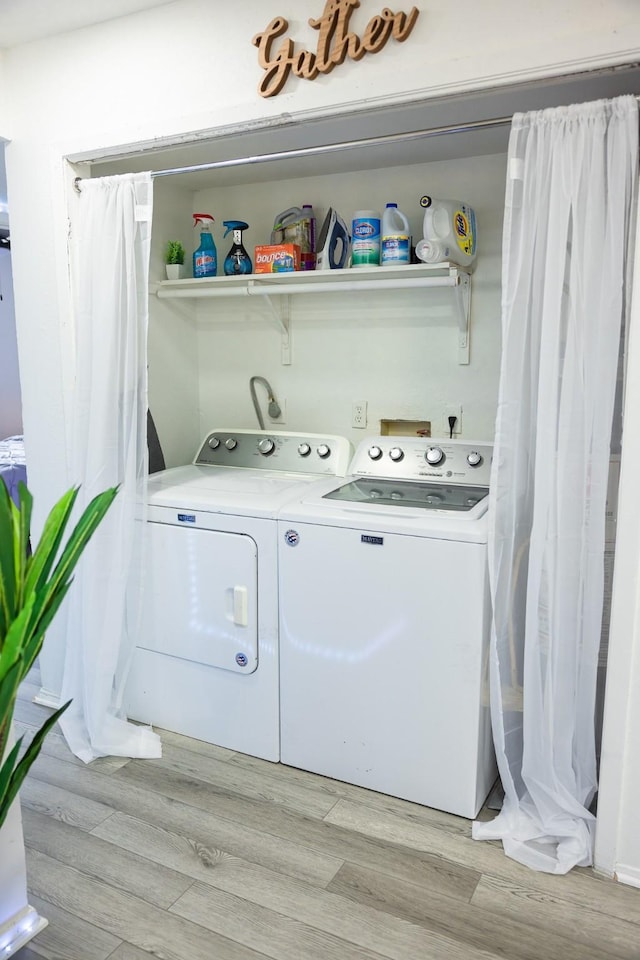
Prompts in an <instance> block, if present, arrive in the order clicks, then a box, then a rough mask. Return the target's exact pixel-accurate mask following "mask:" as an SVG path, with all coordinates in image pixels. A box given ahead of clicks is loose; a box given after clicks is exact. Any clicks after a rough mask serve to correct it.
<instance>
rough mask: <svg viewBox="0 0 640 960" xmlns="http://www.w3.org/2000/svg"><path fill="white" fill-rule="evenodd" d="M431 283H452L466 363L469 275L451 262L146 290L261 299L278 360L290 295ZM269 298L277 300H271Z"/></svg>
mask: <svg viewBox="0 0 640 960" xmlns="http://www.w3.org/2000/svg"><path fill="white" fill-rule="evenodd" d="M430 287H431V288H433V287H451V288H452V289H453V290H454V296H455V300H456V305H457V312H458V327H459V335H458V362H459V363H462V364H466V363H469V319H470V294H471V286H470V276H469V273H468V272H467V271H466V270H465V269H464V268H463V267H459V266H458V265H457V264H454V263H434V264H427V263H424V264H407V265H404V266H399V267H388V266H387V267H357V268H351V269H346V270H310V271H308V272H303V271H296V272H293V273H251V274H247V275H245V276H241V277H206V278H198V279H189V280H163V281H161V282H160V283H156V284H153V285H152V288H151V292H153V293H155V294H156V296H158V297H159V298H160V299H163V300H164V299H171V300H186V299H206V298H213V297H247V296H249V297H264V298H266V299H267V302H268V303H269V306H270V309H271V311H272V313H273V316H274V317H275V319H276V322H277V323H278V325H279V327H280V330H281V333H282V337H283V341H282V347H283V363H289V362H290V343H289V315H290V311H289V301H288V298H289V296H297V295H304V294H320V293H324V294H326V293H337V292H339V293H347V292H349V291H353V292H360V291H365V290H380V291H381V290H410V289H425V290H426V289H429V288H430ZM272 297H273V298H280V299H279V300H278V301H277V302H274V300H272V299H271V298H272Z"/></svg>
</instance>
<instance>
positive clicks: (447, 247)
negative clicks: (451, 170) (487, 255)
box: [416, 196, 478, 267]
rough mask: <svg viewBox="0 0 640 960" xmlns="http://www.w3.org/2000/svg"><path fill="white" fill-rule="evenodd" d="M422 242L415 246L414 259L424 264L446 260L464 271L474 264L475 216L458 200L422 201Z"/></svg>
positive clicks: (424, 198) (432, 199) (475, 248)
mask: <svg viewBox="0 0 640 960" xmlns="http://www.w3.org/2000/svg"><path fill="white" fill-rule="evenodd" d="M420 206H421V207H423V208H424V220H423V223H422V232H423V235H424V240H423V241H422V242H421V243H419V244H418V245H417V246H416V256H417V257H419V259H420V260H422V261H423V262H424V263H441V262H442V261H445V260H449V261H451V262H452V263H457V264H460V266H463V267H468V266H470V265H471V264H472V263H473V261H474V260H475V257H476V253H477V247H478V239H477V230H476V215H475V213H474V211H473V208H472V207H470V206H469V204H468V203H463V202H462V201H461V200H436V199H435V198H433V197H427V196H425V197H422V198H421V199H420Z"/></svg>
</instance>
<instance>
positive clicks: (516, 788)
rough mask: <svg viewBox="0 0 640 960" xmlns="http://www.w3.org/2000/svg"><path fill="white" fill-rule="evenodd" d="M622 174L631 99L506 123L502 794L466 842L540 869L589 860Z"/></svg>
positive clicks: (625, 222) (625, 209)
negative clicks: (496, 808)
mask: <svg viewBox="0 0 640 960" xmlns="http://www.w3.org/2000/svg"><path fill="white" fill-rule="evenodd" d="M637 168H638V106H637V103H636V101H635V99H634V98H633V97H621V98H618V99H616V100H612V101H598V102H594V103H587V104H581V105H575V106H570V107H563V108H558V109H550V110H543V111H539V112H535V113H529V114H516V115H515V116H514V118H513V125H512V131H511V138H510V143H509V163H508V180H507V188H506V209H505V221H504V238H503V244H504V245H503V269H502V282H503V294H502V334H503V345H502V368H501V376H500V389H499V399H498V413H497V422H496V437H495V448H494V462H493V472H492V479H491V493H490V538H489V570H490V582H491V592H492V601H493V611H494V613H493V637H492V647H491V660H490V680H491V712H492V723H493V730H494V739H495V743H496V752H497V756H498V765H499V769H500V774H501V778H502V783H503V786H504V789H505V799H504V805H503V808H502V810H501V812H500V813H499V815H498V816H497V817H496V818H495V819H494V820H493V821H491V822H488V823H479V822H477V823H475V824H474V825H473V836H474V837H475V838H476V839H479V840H482V839H496V838H499V839H502V841H503V845H504V849H505V852H506V853H507V854H508V856H510V857H512V858H513V859H515V860H519V861H520V862H522V863H524V864H527V865H528V866H530V867H532V868H534V869H536V870H543V871H547V872H550V873H566V872H567V871H568V870H570V869H571V868H572V867H573V866H574V865H582V866H587V865H589V864H590V863H591V862H592V846H593V831H594V818H593V816H592V814H591V813H590V812H589V809H588V808H589V806H590V804H591V801H592V799H593V797H594V794H595V791H596V786H597V781H596V756H595V734H594V704H595V690H596V671H597V664H598V648H599V644H600V630H601V619H602V607H603V579H604V576H603V553H604V529H605V527H604V524H605V503H606V494H607V478H608V467H609V446H610V438H611V426H612V417H613V407H614V395H615V388H616V374H617V360H618V350H619V343H620V335H621V329H622V320H623V317H624V314H625V309H626V299H625V290H626V283H627V280H628V277H627V270H628V268H629V264H630V260H629V255H630V251H629V242H628V238H629V236H630V229H629V227H630V222H631V220H632V218H633V217H634V216H635V199H636V184H637V176H638V169H637Z"/></svg>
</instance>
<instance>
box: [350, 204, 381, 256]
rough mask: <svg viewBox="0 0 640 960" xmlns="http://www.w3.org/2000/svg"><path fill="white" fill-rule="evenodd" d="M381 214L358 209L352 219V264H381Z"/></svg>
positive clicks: (375, 211)
mask: <svg viewBox="0 0 640 960" xmlns="http://www.w3.org/2000/svg"><path fill="white" fill-rule="evenodd" d="M380 239H381V235H380V214H379V212H378V211H377V210H356V212H355V213H354V215H353V220H352V221H351V266H352V267H379V266H380Z"/></svg>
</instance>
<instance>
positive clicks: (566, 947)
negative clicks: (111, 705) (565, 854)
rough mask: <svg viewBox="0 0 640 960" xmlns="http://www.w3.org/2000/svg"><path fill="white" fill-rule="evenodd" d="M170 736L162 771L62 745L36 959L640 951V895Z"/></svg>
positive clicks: (39, 894)
mask: <svg viewBox="0 0 640 960" xmlns="http://www.w3.org/2000/svg"><path fill="white" fill-rule="evenodd" d="M37 684H38V678H37V676H34V675H32V676H30V677H29V678H28V680H27V681H26V682H25V683H24V684H23V687H22V688H21V696H20V700H19V703H18V705H17V710H16V718H15V720H16V732H17V734H21V733H24V734H25V736H26V738H27V739H28V738H29V736H31V735H32V734H33V731H34V729H35V727H36V726H37V725H39V723H40V722H41V721H42V717H43V716H44V715H46V714H47V713H48V711H47V710H46V708H44V707H40V706H38V705H36V704H34V703H32V702H31V698H32V697H33V695H34V694H35V693H36V692H37V689H38V686H37ZM162 736H163V744H164V751H163V757H162V759H161V760H156V761H149V760H146V761H141V760H123V759H115V758H105V759H102V760H97V761H95V762H94V763H92V764H91V765H89V766H85V765H84V764H82V763H81V762H80V761H79V760H77V759H76V758H75V757H74V756H73V755H72V754H71V753H70V752H69V750H68V749H67V747H66V745H65V742H64V740H63V739H62V737H61V736H60V734H59V733H55V732H54V733H53V734H52V735H51V736H50V737H49V738H48V740H47V741H46V743H45V746H44V749H43V751H42V754H41V756H40V758H39V759H38V761H37V762H36V764H35V766H34V767H33V768H32V772H31V773H30V775H29V777H28V779H27V781H26V783H25V785H24V787H23V789H22V794H21V797H22V812H23V819H24V832H25V840H26V845H27V869H28V876H29V883H30V899H31V902H32V903H33V905H34V906H35V907H36V909H37V910H38V911H39V912H40V913H41V914H42V915H43V916H45V917H47V919H48V920H49V926H48V927H47V928H46V929H45V930H44V931H43V932H42V933H41V934H39V935H38V937H36V938H35V939H34V940H33V941H32V942H31V944H29V946H28V947H25V948H24V949H23V950H21V951H20V952H19V953H18V954H17V955H16V957H17V958H19V960H34V958H36V957H45V958H49V960H54V958H55V960H107V958H110V960H145V958H147V960H148V958H150V957H156V958H160V960H264V958H267V957H268V958H272V960H384V958H388V960H491V958H503V960H504V958H506V960H555V958H558V960H609V958H624V960H638V958H640V890H635V889H632V888H630V887H625V886H622V885H620V884H616V883H615V882H613V881H610V880H606V879H602V878H600V877H597V876H596V875H594V874H593V873H592V871H590V870H585V869H576V870H574V871H572V872H571V873H570V874H569V875H568V876H566V877H550V876H546V875H543V874H537V873H533V872H531V871H529V870H527V869H525V868H524V867H521V866H520V865H518V864H516V863H514V862H513V861H512V860H509V859H507V858H506V857H505V856H504V854H503V853H502V847H501V845H499V844H495V843H478V842H476V841H473V840H471V837H470V833H471V826H470V823H469V822H468V821H466V820H463V819H460V818H458V817H453V816H449V815H448V814H444V813H441V812H438V811H436V810H430V809H427V808H424V807H420V806H418V805H416V804H412V803H406V802H404V801H401V800H396V799H393V798H391V797H386V796H383V795H381V794H376V793H372V792H371V791H368V790H362V789H360V788H358V787H354V786H350V785H349V784H343V783H338V782H336V781H333V780H329V779H327V778H324V777H318V776H314V775H313V774H310V773H305V772H303V771H300V770H294V769H292V768H289V767H284V766H280V765H278V764H270V763H267V762H265V761H261V760H256V759H253V758H251V757H247V756H244V755H241V754H238V753H232V752H230V751H228V750H224V749H222V748H220V747H214V746H210V745H208V744H204V743H201V742H199V741H196V740H190V739H188V738H186V737H181V736H178V735H177V734H173V733H163V735H162ZM489 815H490V814H488V813H487V812H486V811H483V816H489Z"/></svg>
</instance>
